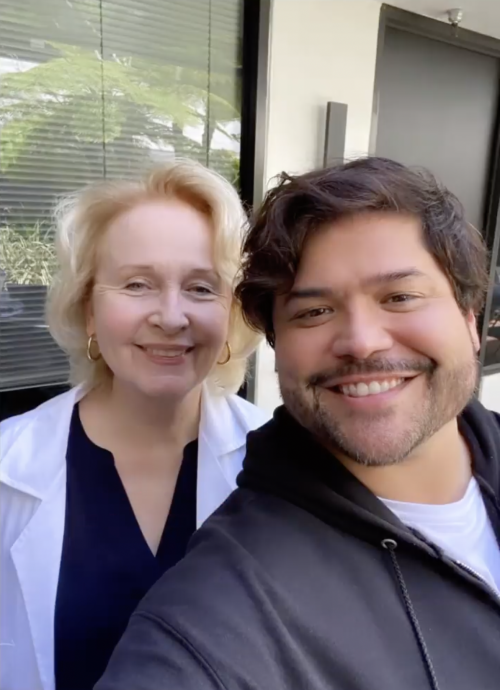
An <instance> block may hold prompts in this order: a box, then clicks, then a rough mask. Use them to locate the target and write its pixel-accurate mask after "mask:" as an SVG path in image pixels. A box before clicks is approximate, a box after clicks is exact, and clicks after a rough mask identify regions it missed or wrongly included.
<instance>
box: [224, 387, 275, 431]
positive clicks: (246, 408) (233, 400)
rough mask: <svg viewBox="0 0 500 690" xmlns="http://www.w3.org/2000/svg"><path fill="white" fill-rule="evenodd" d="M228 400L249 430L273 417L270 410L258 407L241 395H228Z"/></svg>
mask: <svg viewBox="0 0 500 690" xmlns="http://www.w3.org/2000/svg"><path fill="white" fill-rule="evenodd" d="M226 400H227V402H228V405H229V406H230V407H231V408H232V410H233V411H234V412H235V413H236V414H237V415H238V417H239V418H240V420H242V421H243V422H244V423H246V425H247V427H248V430H249V431H251V430H253V429H257V428H258V427H259V426H262V425H263V424H266V422H268V421H269V420H270V419H271V416H272V415H271V413H270V412H267V410H263V409H262V408H261V407H257V405H254V404H253V403H251V402H249V401H248V400H245V398H242V397H241V396H240V395H228V396H227V397H226Z"/></svg>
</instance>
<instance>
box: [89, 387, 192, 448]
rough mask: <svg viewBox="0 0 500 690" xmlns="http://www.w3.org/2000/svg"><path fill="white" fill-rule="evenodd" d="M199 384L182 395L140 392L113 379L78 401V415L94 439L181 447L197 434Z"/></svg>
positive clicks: (109, 443) (136, 445) (124, 444)
mask: <svg viewBox="0 0 500 690" xmlns="http://www.w3.org/2000/svg"><path fill="white" fill-rule="evenodd" d="M200 401H201V387H198V388H196V389H194V390H192V391H190V392H189V393H188V394H187V395H186V396H185V397H184V398H176V399H173V400H172V399H165V398H161V397H156V396H155V397H150V396H146V395H142V394H141V393H140V392H138V391H137V390H135V389H132V388H131V387H129V386H127V385H124V384H122V383H121V382H119V381H117V380H116V379H114V380H113V381H112V382H111V384H110V385H108V386H102V387H100V388H96V389H94V390H93V391H91V392H90V393H89V394H88V395H87V396H86V397H85V398H84V399H83V400H82V401H81V402H80V416H81V419H82V424H83V426H84V428H85V431H86V432H87V434H88V436H89V437H90V438H91V440H92V441H94V443H97V445H101V446H103V447H105V448H109V449H110V450H113V447H115V446H116V445H120V446H121V447H132V448H154V447H174V448H175V447H177V448H183V447H184V446H185V445H186V444H187V443H189V442H190V441H192V440H194V439H195V438H197V436H198V427H199V422H200Z"/></svg>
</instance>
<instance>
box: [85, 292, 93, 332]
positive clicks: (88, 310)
mask: <svg viewBox="0 0 500 690" xmlns="http://www.w3.org/2000/svg"><path fill="white" fill-rule="evenodd" d="M85 324H86V330H87V335H88V337H89V338H90V337H91V336H93V335H95V321H94V310H93V308H92V299H91V298H90V297H89V298H88V299H87V301H86V302H85Z"/></svg>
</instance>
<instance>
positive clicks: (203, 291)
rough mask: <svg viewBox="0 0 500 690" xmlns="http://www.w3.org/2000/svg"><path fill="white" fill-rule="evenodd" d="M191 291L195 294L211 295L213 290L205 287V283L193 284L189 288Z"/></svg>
mask: <svg viewBox="0 0 500 690" xmlns="http://www.w3.org/2000/svg"><path fill="white" fill-rule="evenodd" d="M191 292H194V293H196V294H197V295H201V296H204V295H213V294H214V291H213V290H212V289H211V288H209V287H207V286H206V285H195V286H194V287H192V288H191Z"/></svg>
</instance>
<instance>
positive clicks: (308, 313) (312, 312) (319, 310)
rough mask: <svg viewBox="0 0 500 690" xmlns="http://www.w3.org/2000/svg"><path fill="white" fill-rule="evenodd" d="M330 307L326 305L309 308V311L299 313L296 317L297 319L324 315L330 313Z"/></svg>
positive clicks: (315, 317)
mask: <svg viewBox="0 0 500 690" xmlns="http://www.w3.org/2000/svg"><path fill="white" fill-rule="evenodd" d="M331 311H332V310H331V309H329V308H328V307H317V308H316V309H309V311H306V312H303V313H302V314H299V315H298V317H297V318H299V319H317V318H319V317H320V316H325V314H329V313H331Z"/></svg>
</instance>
